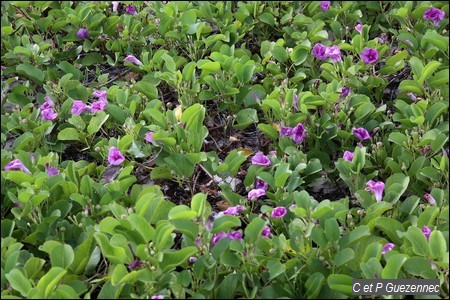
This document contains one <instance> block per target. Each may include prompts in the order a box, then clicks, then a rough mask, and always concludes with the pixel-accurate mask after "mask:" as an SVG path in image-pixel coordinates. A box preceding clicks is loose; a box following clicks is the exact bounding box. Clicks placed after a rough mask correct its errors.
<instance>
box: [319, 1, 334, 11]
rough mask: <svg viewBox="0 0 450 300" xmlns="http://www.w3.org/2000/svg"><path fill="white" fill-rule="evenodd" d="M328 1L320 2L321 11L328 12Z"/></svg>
mask: <svg viewBox="0 0 450 300" xmlns="http://www.w3.org/2000/svg"><path fill="white" fill-rule="evenodd" d="M330 4H331V3H330V1H320V8H321V9H322V10H323V11H327V10H328V8H330Z"/></svg>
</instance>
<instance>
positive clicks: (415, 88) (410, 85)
mask: <svg viewBox="0 0 450 300" xmlns="http://www.w3.org/2000/svg"><path fill="white" fill-rule="evenodd" d="M398 88H399V89H400V90H402V91H405V92H413V93H414V94H416V95H419V96H422V95H423V91H422V86H421V85H420V84H419V83H418V82H417V81H414V80H403V81H402V82H400V85H399V86H398Z"/></svg>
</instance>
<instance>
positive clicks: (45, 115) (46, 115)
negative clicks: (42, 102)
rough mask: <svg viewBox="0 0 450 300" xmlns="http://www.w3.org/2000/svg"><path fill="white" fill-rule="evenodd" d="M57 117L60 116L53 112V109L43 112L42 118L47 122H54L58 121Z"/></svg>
mask: <svg viewBox="0 0 450 300" xmlns="http://www.w3.org/2000/svg"><path fill="white" fill-rule="evenodd" d="M57 116H58V114H57V113H56V112H55V111H54V110H53V108H52V107H49V108H47V109H43V110H41V117H42V118H43V119H44V120H45V121H52V120H54V119H56V117H57Z"/></svg>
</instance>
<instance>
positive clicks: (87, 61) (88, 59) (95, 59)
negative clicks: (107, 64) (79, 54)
mask: <svg viewBox="0 0 450 300" xmlns="http://www.w3.org/2000/svg"><path fill="white" fill-rule="evenodd" d="M101 62H103V57H102V55H101V54H100V53H98V52H94V53H88V54H86V56H85V57H83V60H82V61H81V64H82V65H83V66H91V65H94V64H99V63H101Z"/></svg>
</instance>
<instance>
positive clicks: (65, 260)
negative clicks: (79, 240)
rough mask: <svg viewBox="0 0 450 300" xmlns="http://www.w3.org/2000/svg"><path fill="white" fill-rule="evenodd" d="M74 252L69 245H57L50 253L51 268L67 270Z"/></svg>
mask: <svg viewBox="0 0 450 300" xmlns="http://www.w3.org/2000/svg"><path fill="white" fill-rule="evenodd" d="M74 257H75V256H74V252H73V249H72V247H71V246H70V245H67V244H65V245H59V246H56V247H55V248H53V250H52V252H51V253H50V262H51V263H52V266H53V267H60V268H63V269H67V268H68V267H69V266H70V264H71V263H72V262H73V260H74Z"/></svg>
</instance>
